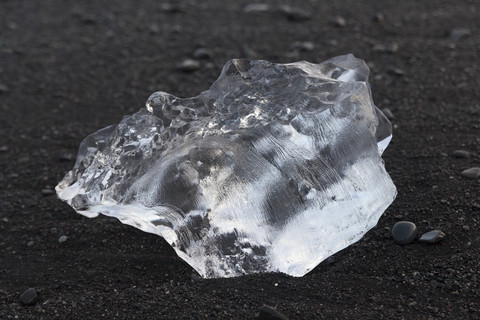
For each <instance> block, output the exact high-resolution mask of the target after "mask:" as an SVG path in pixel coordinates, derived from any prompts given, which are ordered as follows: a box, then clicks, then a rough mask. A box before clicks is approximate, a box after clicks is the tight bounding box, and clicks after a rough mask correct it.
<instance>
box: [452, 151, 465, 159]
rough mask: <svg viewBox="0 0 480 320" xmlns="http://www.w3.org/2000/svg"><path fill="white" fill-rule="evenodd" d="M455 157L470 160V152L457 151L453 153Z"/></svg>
mask: <svg viewBox="0 0 480 320" xmlns="http://www.w3.org/2000/svg"><path fill="white" fill-rule="evenodd" d="M453 156H454V157H455V158H468V156H469V153H468V151H465V150H455V151H453Z"/></svg>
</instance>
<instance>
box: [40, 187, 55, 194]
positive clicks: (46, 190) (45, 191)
mask: <svg viewBox="0 0 480 320" xmlns="http://www.w3.org/2000/svg"><path fill="white" fill-rule="evenodd" d="M41 193H42V195H44V196H51V195H52V194H55V191H53V190H52V189H42V191H41Z"/></svg>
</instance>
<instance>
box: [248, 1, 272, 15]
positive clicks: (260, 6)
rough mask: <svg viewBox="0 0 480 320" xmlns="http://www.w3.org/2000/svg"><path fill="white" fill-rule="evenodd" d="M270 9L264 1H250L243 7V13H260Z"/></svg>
mask: <svg viewBox="0 0 480 320" xmlns="http://www.w3.org/2000/svg"><path fill="white" fill-rule="evenodd" d="M269 10H270V6H269V5H268V4H265V3H250V4H247V5H246V6H245V7H244V8H243V12H245V13H260V12H267V11H269Z"/></svg>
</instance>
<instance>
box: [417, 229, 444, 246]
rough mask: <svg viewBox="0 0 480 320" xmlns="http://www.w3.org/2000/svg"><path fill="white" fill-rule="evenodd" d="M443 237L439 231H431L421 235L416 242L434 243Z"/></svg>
mask: <svg viewBox="0 0 480 320" xmlns="http://www.w3.org/2000/svg"><path fill="white" fill-rule="evenodd" d="M443 237H445V233H443V232H442V231H440V230H432V231H429V232H427V233H424V234H422V236H421V237H420V239H418V241H421V242H426V243H436V242H438V241H440V240H442V239H443Z"/></svg>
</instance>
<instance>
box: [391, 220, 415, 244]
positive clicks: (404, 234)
mask: <svg viewBox="0 0 480 320" xmlns="http://www.w3.org/2000/svg"><path fill="white" fill-rule="evenodd" d="M392 237H393V240H395V242H396V243H398V244H400V245H407V244H410V243H412V242H413V241H414V240H415V238H416V237H417V226H416V225H415V224H414V223H413V222H410V221H399V222H397V223H395V225H394V226H393V228H392Z"/></svg>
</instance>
